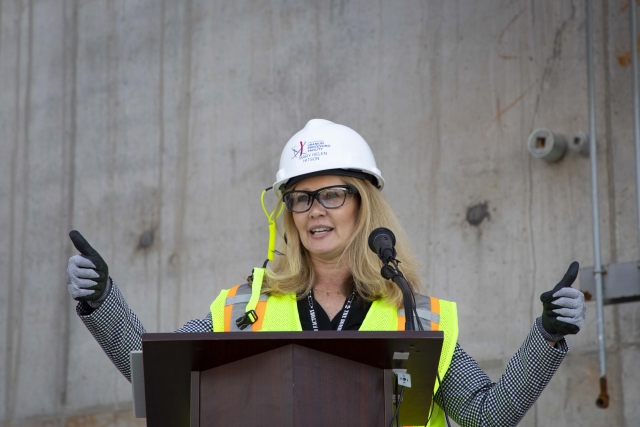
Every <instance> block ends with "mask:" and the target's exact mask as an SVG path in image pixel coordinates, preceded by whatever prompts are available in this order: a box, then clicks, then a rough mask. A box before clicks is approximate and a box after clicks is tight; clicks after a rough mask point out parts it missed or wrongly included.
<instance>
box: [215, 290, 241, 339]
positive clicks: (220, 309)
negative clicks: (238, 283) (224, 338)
mask: <svg viewBox="0 0 640 427" xmlns="http://www.w3.org/2000/svg"><path fill="white" fill-rule="evenodd" d="M236 288H237V287H236ZM228 293H229V289H223V290H222V292H220V295H218V297H217V298H216V299H215V300H213V302H212V303H211V307H210V308H209V309H210V310H211V325H212V326H213V332H225V330H224V314H225V312H224V304H225V302H226V301H227V294H228ZM234 293H235V292H234ZM229 317H231V313H229Z"/></svg>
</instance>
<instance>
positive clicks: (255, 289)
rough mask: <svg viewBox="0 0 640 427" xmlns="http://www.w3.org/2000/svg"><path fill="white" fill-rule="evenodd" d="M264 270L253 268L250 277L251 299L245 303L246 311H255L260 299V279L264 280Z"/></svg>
mask: <svg viewBox="0 0 640 427" xmlns="http://www.w3.org/2000/svg"><path fill="white" fill-rule="evenodd" d="M265 270H266V269H265V268H258V267H255V268H254V269H253V273H251V276H252V277H253V280H252V281H251V299H250V300H249V302H248V303H247V308H246V311H251V310H255V309H256V306H257V305H258V300H259V299H260V291H261V290H262V279H264V273H265Z"/></svg>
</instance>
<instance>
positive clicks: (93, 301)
mask: <svg viewBox="0 0 640 427" xmlns="http://www.w3.org/2000/svg"><path fill="white" fill-rule="evenodd" d="M69 238H71V242H72V243H73V246H75V247H76V249H77V250H78V252H80V255H74V256H72V257H71V258H69V265H68V266H67V287H68V289H69V293H70V294H71V296H72V297H73V298H74V299H75V300H76V301H86V302H87V303H89V305H90V306H91V307H93V308H97V307H98V306H99V305H100V304H101V303H102V301H104V299H105V298H106V297H107V295H108V293H109V290H110V289H111V284H110V283H109V268H108V267H107V263H106V262H104V260H103V259H102V257H101V256H100V254H99V253H98V252H97V251H96V250H95V249H93V248H92V247H91V245H90V244H89V242H87V241H86V240H85V238H84V237H82V234H80V232H79V231H77V230H73V231H71V232H70V233H69Z"/></svg>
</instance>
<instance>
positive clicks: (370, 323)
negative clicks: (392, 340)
mask: <svg viewBox="0 0 640 427" xmlns="http://www.w3.org/2000/svg"><path fill="white" fill-rule="evenodd" d="M402 326H403V328H404V322H402ZM359 330H360V331H396V330H398V307H396V306H395V305H392V304H389V303H388V302H386V300H376V301H374V302H373V304H371V308H370V309H369V312H368V313H367V316H366V317H365V318H364V321H363V322H362V325H360V329H359Z"/></svg>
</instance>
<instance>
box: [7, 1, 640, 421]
mask: <svg viewBox="0 0 640 427" xmlns="http://www.w3.org/2000/svg"><path fill="white" fill-rule="evenodd" d="M594 3H595V13H596V15H595V16H596V19H595V25H596V33H595V41H596V95H597V100H596V102H597V104H596V105H597V110H596V113H597V123H598V127H597V139H598V166H599V172H600V195H601V200H600V202H599V206H600V213H601V226H602V232H601V237H602V242H603V246H602V250H603V261H604V262H605V263H616V262H627V261H634V260H637V259H638V248H637V219H636V218H637V216H636V215H637V213H636V210H635V185H634V182H635V170H634V161H633V156H634V149H633V139H632V137H633V127H632V113H631V110H630V108H631V95H630V90H631V89H630V88H631V86H630V77H631V75H630V66H629V44H630V43H629V30H628V27H629V26H628V11H627V8H628V3H627V2H626V1H623V0H615V1H607V0H599V1H598V0H597V1H595V2H594ZM585 28H586V22H585V7H584V2H582V1H577V0H575V1H569V0H567V1H562V2H557V1H553V0H545V1H537V2H529V1H524V0H511V1H507V0H482V1H472V0H466V1H463V0H457V1H444V0H440V1H426V0H423V1H417V0H416V1H393V2H391V1H388V2H385V1H377V2H374V1H367V0H360V1H346V0H345V1H337V0H331V1H305V2H302V1H286V0H273V1H270V2H266V1H234V2H227V1H215V2H212V1H162V2H159V1H153V0H140V1H123V0H101V1H98V0H93V1H89V0H87V1H79V0H47V1H44V0H41V1H38V0H22V1H20V0H2V1H0V284H1V288H0V324H1V325H2V334H3V335H2V338H0V361H1V363H0V425H3V426H63V425H66V426H75V425H99V426H130V425H143V424H142V423H140V422H138V423H137V424H136V422H135V421H134V420H133V419H132V417H131V414H130V412H129V411H130V398H131V394H130V388H129V383H128V382H127V381H126V380H125V379H124V378H123V377H122V376H121V375H120V374H119V373H118V371H117V370H116V369H115V368H114V367H113V366H112V365H111V364H110V362H109V360H108V359H107V357H106V356H105V355H104V354H103V353H102V351H101V349H100V348H99V346H98V345H97V344H96V343H95V342H94V341H93V339H92V337H91V335H90V334H89V333H88V332H87V331H86V329H85V328H84V326H83V325H82V324H81V322H80V321H79V320H78V319H77V317H76V316H75V312H74V308H73V306H74V304H73V302H72V301H71V300H70V298H69V296H68V294H67V291H66V283H65V268H66V260H67V258H68V257H69V256H70V255H71V254H73V253H74V251H73V250H72V246H71V244H70V242H69V241H68V239H67V237H66V235H67V232H68V231H69V230H70V229H72V228H76V229H79V230H81V231H82V232H83V234H84V235H85V236H86V237H87V239H88V240H89V241H90V242H91V243H92V244H93V245H94V247H95V248H97V249H98V250H99V251H100V252H101V253H102V254H103V256H104V257H105V259H106V260H107V262H108V263H109V267H110V271H111V274H112V276H113V277H114V279H115V280H116V282H117V283H118V284H119V286H120V288H121V289H122V291H123V293H124V295H125V296H126V298H127V300H128V302H129V304H130V306H131V307H132V308H133V309H134V310H135V311H136V312H137V314H138V315H139V317H140V318H141V320H142V322H143V323H144V324H145V326H146V327H147V329H148V330H149V331H152V332H155V331H171V330H174V329H175V328H177V327H179V326H180V325H182V324H183V323H184V322H186V321H187V320H189V319H191V318H195V317H203V316H205V315H206V314H207V311H208V305H209V302H210V301H211V300H212V299H213V298H214V297H215V295H216V294H217V292H218V291H219V290H220V289H222V288H225V287H228V286H230V285H233V284H235V283H237V282H239V281H241V280H242V278H243V277H246V275H247V274H248V273H249V271H250V269H251V268H252V267H253V266H254V265H257V264H258V263H261V262H262V260H263V258H264V256H265V252H266V243H267V228H266V220H265V219H264V217H263V215H262V212H261V209H260V205H259V194H260V191H261V189H263V188H265V187H267V186H269V185H271V184H272V182H273V180H274V176H275V171H276V169H277V163H278V159H279V156H280V152H281V150H282V148H283V146H284V143H285V142H286V141H287V140H288V138H289V137H290V136H291V135H292V134H293V133H295V132H296V131H297V130H298V129H300V128H301V127H302V126H304V124H305V123H306V121H307V120H309V119H311V118H315V117H320V118H326V119H330V120H333V121H336V122H338V123H342V124H345V125H348V126H351V127H353V128H354V129H356V130H358V131H359V132H360V133H361V134H362V135H363V136H364V137H365V139H366V140H367V141H368V142H369V144H370V145H371V147H372V149H373V151H374V153H375V155H376V158H377V160H378V166H379V168H380V169H381V170H382V172H383V174H384V176H385V179H386V182H387V185H386V187H385V189H384V193H385V194H386V196H387V198H388V199H389V200H390V201H391V203H392V204H393V205H394V206H395V207H396V209H397V211H398V214H399V216H400V217H401V219H402V220H403V222H404V224H405V226H406V228H407V230H408V232H409V233H410V235H412V236H414V240H413V243H414V245H415V250H416V252H417V254H418V256H419V258H420V259H421V261H422V263H423V266H422V272H423V277H424V282H425V284H426V287H427V289H428V292H429V293H430V294H432V295H435V296H438V297H440V298H445V299H449V300H454V301H457V302H458V304H459V308H460V327H461V333H460V343H461V345H462V346H463V347H464V348H465V349H466V350H467V352H468V353H470V354H471V355H472V356H474V357H475V358H476V359H477V360H478V362H479V364H480V365H481V366H482V367H483V368H484V369H485V370H486V371H487V372H488V373H489V375H490V376H491V377H492V378H493V379H494V380H497V379H498V378H499V376H500V374H501V372H502V370H503V369H504V367H505V366H506V363H507V362H508V360H509V358H510V357H511V356H512V355H513V353H514V352H515V351H516V350H517V348H518V347H519V346H520V344H521V342H522V340H523V339H524V337H525V335H526V333H527V332H528V330H529V328H530V327H531V324H532V322H533V320H534V319H535V317H536V316H538V315H539V313H540V311H541V306H540V303H539V301H538V296H539V294H540V293H542V292H543V291H546V290H548V289H550V287H552V286H553V285H555V283H556V282H557V281H558V280H559V279H560V278H561V277H562V274H563V273H564V271H565V269H566V267H567V266H568V264H569V263H570V262H571V261H572V260H574V259H576V260H578V261H580V262H581V263H582V264H583V265H584V266H588V265H593V258H592V253H593V251H592V234H591V227H592V225H591V199H590V184H589V176H590V175H589V160H588V158H586V157H581V156H579V155H576V154H573V153H569V154H568V155H567V156H566V157H565V158H564V159H563V160H562V161H561V162H559V163H557V164H553V165H549V164H545V163H542V162H540V161H536V160H533V159H532V158H531V157H530V156H529V154H528V153H527V151H526V148H525V142H526V139H527V137H528V135H529V133H530V132H531V131H532V130H533V129H534V128H536V127H547V128H549V129H551V130H553V131H556V132H562V133H565V134H566V135H571V134H572V133H573V132H576V131H585V132H586V131H587V130H588V123H587V93H586V87H587V83H586V63H585V59H586V54H585V37H586V35H585ZM485 202H486V203H487V207H488V212H489V214H490V217H489V218H487V219H485V220H484V221H482V222H481V223H480V224H479V225H477V226H473V225H470V224H469V223H468V222H467V221H466V219H465V218H466V212H467V209H468V208H469V207H472V206H474V205H477V204H480V203H485ZM145 232H146V233H147V236H149V233H151V232H152V233H153V242H152V244H151V245H150V246H148V247H146V248H145V247H141V246H140V236H141V235H142V234H143V233H145ZM639 307H640V306H639V304H638V303H630V304H626V305H619V306H608V307H606V309H605V315H606V338H607V349H608V353H607V354H608V377H609V392H610V395H611V406H610V407H609V409H607V410H601V409H597V408H596V407H595V405H594V401H595V398H596V397H597V395H598V364H597V344H596V321H595V308H594V305H593V303H589V307H588V313H587V320H586V325H585V328H584V330H583V331H582V332H580V334H579V335H577V336H575V337H570V338H569V345H570V347H571V353H570V355H569V356H568V357H567V359H566V360H565V362H564V363H563V365H562V366H561V368H560V370H559V371H558V373H557V374H556V376H555V377H554V379H553V380H552V381H551V383H550V384H549V386H548V388H547V389H546V390H545V392H544V393H543V394H542V396H541V397H540V399H539V401H538V403H537V404H536V405H535V406H534V407H533V408H532V409H531V411H530V412H529V413H528V414H527V416H526V417H525V418H524V420H523V421H522V424H521V425H523V426H548V425H553V426H589V427H595V426H602V425H615V426H626V427H632V426H636V425H637V420H638V419H640V406H638V405H637V402H638V399H639V398H640V386H639V384H640V377H639V376H638V373H637V367H638V360H640V346H639V344H640V322H639V318H640V309H639Z"/></svg>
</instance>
